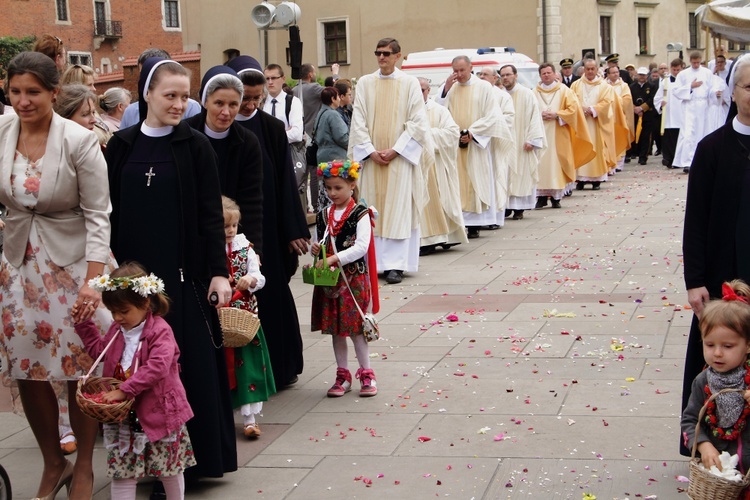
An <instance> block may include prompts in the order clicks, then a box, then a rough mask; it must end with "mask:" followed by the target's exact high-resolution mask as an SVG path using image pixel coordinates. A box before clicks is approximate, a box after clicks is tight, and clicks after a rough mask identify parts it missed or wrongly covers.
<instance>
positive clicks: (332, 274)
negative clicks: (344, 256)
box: [302, 245, 341, 286]
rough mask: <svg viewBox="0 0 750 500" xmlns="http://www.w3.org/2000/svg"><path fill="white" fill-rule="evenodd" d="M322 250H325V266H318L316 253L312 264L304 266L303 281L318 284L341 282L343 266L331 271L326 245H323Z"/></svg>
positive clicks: (334, 284)
mask: <svg viewBox="0 0 750 500" xmlns="http://www.w3.org/2000/svg"><path fill="white" fill-rule="evenodd" d="M321 250H322V252H323V259H322V260H323V267H322V268H318V267H316V264H317V263H318V256H317V255H316V256H315V260H314V261H313V265H312V266H310V265H307V266H305V267H303V268H302V281H303V282H305V283H308V284H310V285H316V286H336V285H337V284H338V282H339V274H340V273H341V268H339V267H337V268H336V269H334V270H333V271H331V269H330V267H328V258H327V257H326V247H325V245H321Z"/></svg>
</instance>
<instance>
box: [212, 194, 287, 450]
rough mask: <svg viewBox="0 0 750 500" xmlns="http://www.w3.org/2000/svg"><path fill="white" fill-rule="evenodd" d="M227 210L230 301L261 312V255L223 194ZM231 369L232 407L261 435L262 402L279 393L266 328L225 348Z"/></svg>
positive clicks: (248, 431) (252, 434)
mask: <svg viewBox="0 0 750 500" xmlns="http://www.w3.org/2000/svg"><path fill="white" fill-rule="evenodd" d="M221 204H222V207H223V209H224V233H225V234H226V241H225V244H226V247H227V267H228V268H229V282H230V283H231V285H232V287H233V288H234V289H235V293H234V297H232V301H231V302H230V303H229V304H228V305H229V307H237V308H240V309H244V310H245V311H250V312H251V313H253V314H256V315H257V314H258V301H257V299H256V298H255V295H253V294H254V292H257V291H258V290H260V289H261V288H263V285H265V284H266V278H265V277H264V276H263V275H262V274H261V273H260V264H259V263H258V256H257V255H256V254H255V251H253V246H252V243H250V242H249V241H247V238H245V235H244V234H237V227H238V226H239V223H240V207H239V206H238V205H237V203H236V202H235V201H234V200H232V199H230V198H227V197H226V196H222V197H221ZM224 353H225V354H226V357H227V370H228V371H229V388H230V389H231V392H232V407H233V408H235V409H239V411H240V413H241V414H242V417H243V419H244V425H245V430H244V434H245V436H246V437H248V438H250V439H255V438H257V437H259V436H260V426H258V423H257V422H256V421H255V416H256V415H259V414H260V412H261V410H262V409H263V402H264V401H268V397H269V396H271V395H272V394H275V393H276V384H275V382H274V379H273V371H272V370H271V357H270V356H269V354H268V344H266V337H265V335H264V334H263V328H262V327H260V328H258V333H257V334H256V335H255V338H254V339H253V340H252V342H250V343H249V344H247V345H246V346H243V347H236V348H231V347H227V348H225V349H224Z"/></svg>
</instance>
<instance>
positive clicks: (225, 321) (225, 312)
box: [219, 307, 260, 347]
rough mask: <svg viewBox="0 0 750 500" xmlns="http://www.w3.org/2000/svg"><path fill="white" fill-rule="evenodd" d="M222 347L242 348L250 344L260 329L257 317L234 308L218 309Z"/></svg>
mask: <svg viewBox="0 0 750 500" xmlns="http://www.w3.org/2000/svg"><path fill="white" fill-rule="evenodd" d="M219 323H221V332H222V334H223V336H224V347H243V346H246V345H247V344H249V343H250V342H252V340H253V339H254V338H255V334H256V333H258V328H260V320H259V319H258V316H256V315H255V314H253V313H251V312H250V311H245V310H243V309H238V308H236V307H222V308H221V309H219Z"/></svg>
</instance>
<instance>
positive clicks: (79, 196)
mask: <svg viewBox="0 0 750 500" xmlns="http://www.w3.org/2000/svg"><path fill="white" fill-rule="evenodd" d="M19 131H20V120H19V118H18V116H16V115H10V116H5V115H3V116H0V155H2V156H0V203H2V204H3V205H5V207H6V208H7V218H6V227H5V234H4V241H3V253H4V254H5V258H6V259H7V260H8V262H10V263H11V264H12V265H13V266H14V267H20V266H21V265H22V264H23V258H24V254H25V253H26V245H27V242H28V241H29V233H30V231H31V224H34V225H35V227H36V230H37V232H38V233H39V236H40V237H41V239H42V241H43V242H44V247H45V249H46V250H47V253H48V254H49V257H50V259H52V262H54V263H55V264H56V265H58V266H60V267H65V266H68V265H70V264H73V263H74V262H77V261H78V260H80V259H81V258H82V257H86V261H92V262H107V260H108V257H109V237H110V225H109V214H110V212H111V211H112V205H111V204H110V201H109V180H108V177H107V163H106V162H105V161H104V155H102V151H101V148H100V147H99V141H98V140H97V138H96V135H94V133H93V132H91V131H89V130H87V129H85V128H84V127H82V126H80V125H78V124H77V123H75V122H72V121H70V120H66V119H64V118H62V117H60V116H59V115H58V114H57V113H53V116H52V123H51V124H50V129H49V135H48V136H47V147H46V149H45V151H44V160H43V162H42V178H41V184H40V186H39V199H38V201H37V204H36V207H34V209H31V210H30V209H28V208H26V207H24V206H23V205H21V204H20V203H18V202H17V201H16V199H15V198H14V197H13V194H12V187H11V180H10V178H11V173H12V171H13V159H14V157H15V153H16V145H17V143H18V134H19Z"/></svg>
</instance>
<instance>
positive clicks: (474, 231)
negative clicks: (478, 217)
mask: <svg viewBox="0 0 750 500" xmlns="http://www.w3.org/2000/svg"><path fill="white" fill-rule="evenodd" d="M466 229H467V230H468V234H467V236H468V237H469V239H470V240H471V239H474V238H479V228H478V227H476V226H471V227H468V228H466Z"/></svg>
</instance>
